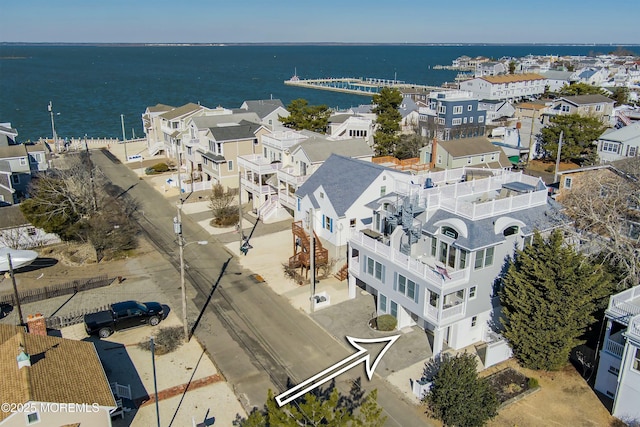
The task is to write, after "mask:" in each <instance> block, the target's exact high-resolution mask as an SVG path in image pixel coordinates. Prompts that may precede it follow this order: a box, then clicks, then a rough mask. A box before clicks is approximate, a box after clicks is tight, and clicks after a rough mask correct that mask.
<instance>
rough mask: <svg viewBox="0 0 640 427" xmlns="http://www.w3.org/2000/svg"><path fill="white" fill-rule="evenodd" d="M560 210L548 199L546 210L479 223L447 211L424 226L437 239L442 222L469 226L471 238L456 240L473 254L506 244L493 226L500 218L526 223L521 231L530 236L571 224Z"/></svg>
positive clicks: (518, 213) (438, 214)
mask: <svg viewBox="0 0 640 427" xmlns="http://www.w3.org/2000/svg"><path fill="white" fill-rule="evenodd" d="M560 209H561V206H560V204H559V203H558V202H556V201H554V200H552V199H548V201H547V205H546V206H537V207H533V208H529V209H523V210H519V211H515V212H510V213H508V214H504V215H496V216H495V217H491V218H486V219H482V220H476V221H472V220H470V219H467V218H464V217H461V216H458V215H455V214H452V213H450V212H447V211H444V210H438V211H436V212H435V213H434V214H433V215H432V216H431V217H430V218H429V220H428V221H427V222H426V223H425V224H424V225H423V226H422V230H423V231H424V232H426V233H428V234H431V235H433V234H435V233H436V232H437V231H438V227H437V226H435V225H434V224H436V223H437V222H438V221H442V220H446V219H451V218H457V219H459V220H461V221H463V222H464V223H465V225H466V226H467V230H468V235H467V237H463V236H462V235H460V236H459V237H458V238H457V239H456V242H455V244H456V246H459V247H461V248H464V249H467V250H469V251H474V250H477V249H482V248H484V247H487V246H492V245H496V244H498V243H500V242H502V241H504V240H505V238H504V236H503V235H502V234H495V233H494V231H493V229H494V226H493V224H494V222H495V220H496V219H498V218H500V217H503V216H505V217H509V218H513V219H515V220H519V221H522V222H523V223H524V224H525V226H524V227H522V228H521V231H522V233H524V234H525V235H529V234H533V232H534V231H535V230H538V231H546V230H550V229H552V228H555V227H558V226H560V225H562V224H565V223H567V222H568V219H567V218H566V217H565V216H564V215H563V214H562V213H561V212H560Z"/></svg>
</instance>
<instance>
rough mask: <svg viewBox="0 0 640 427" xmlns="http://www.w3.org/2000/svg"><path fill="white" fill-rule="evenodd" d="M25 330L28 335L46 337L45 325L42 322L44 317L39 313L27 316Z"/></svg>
mask: <svg viewBox="0 0 640 427" xmlns="http://www.w3.org/2000/svg"><path fill="white" fill-rule="evenodd" d="M27 328H28V330H29V333H30V334H33V335H44V336H46V335H47V323H46V322H45V320H44V316H42V314H40V313H37V314H36V315H31V314H30V315H28V316H27Z"/></svg>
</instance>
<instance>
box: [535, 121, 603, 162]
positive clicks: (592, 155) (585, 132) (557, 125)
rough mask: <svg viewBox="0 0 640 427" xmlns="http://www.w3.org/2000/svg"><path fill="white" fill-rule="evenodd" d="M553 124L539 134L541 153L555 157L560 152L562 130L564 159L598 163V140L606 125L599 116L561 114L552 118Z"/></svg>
mask: <svg viewBox="0 0 640 427" xmlns="http://www.w3.org/2000/svg"><path fill="white" fill-rule="evenodd" d="M550 121H551V124H550V125H549V126H546V127H544V128H542V130H541V131H540V135H539V136H538V139H539V142H540V145H539V150H540V151H541V154H543V155H545V156H546V157H549V158H551V159H555V158H556V156H557V154H558V141H559V140H560V132H562V149H561V150H560V159H561V160H562V161H569V160H576V161H578V162H580V163H586V164H593V163H596V160H597V154H596V146H595V145H594V144H593V141H595V140H597V139H598V138H599V137H600V135H602V133H603V132H604V130H605V129H606V126H605V125H604V124H603V123H602V121H601V120H600V119H599V118H597V117H590V116H581V115H579V114H567V115H559V116H555V117H552V118H551V120H550Z"/></svg>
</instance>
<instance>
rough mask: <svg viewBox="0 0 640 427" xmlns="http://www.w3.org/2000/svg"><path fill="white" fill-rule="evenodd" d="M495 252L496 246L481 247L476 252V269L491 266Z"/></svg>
mask: <svg viewBox="0 0 640 427" xmlns="http://www.w3.org/2000/svg"><path fill="white" fill-rule="evenodd" d="M493 252H494V248H493V247H490V248H486V249H480V250H479V251H477V252H476V262H475V264H474V269H476V270H478V269H480V268H484V267H489V266H490V265H492V264H493Z"/></svg>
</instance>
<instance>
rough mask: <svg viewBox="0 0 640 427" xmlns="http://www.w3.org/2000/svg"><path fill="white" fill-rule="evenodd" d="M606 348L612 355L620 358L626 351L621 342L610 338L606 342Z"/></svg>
mask: <svg viewBox="0 0 640 427" xmlns="http://www.w3.org/2000/svg"><path fill="white" fill-rule="evenodd" d="M604 350H605V351H606V352H607V353H609V354H612V355H614V356H617V357H619V358H620V359H622V353H624V345H622V344H620V343H617V342H615V341H613V340H612V339H608V340H607V341H605V343H604Z"/></svg>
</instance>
